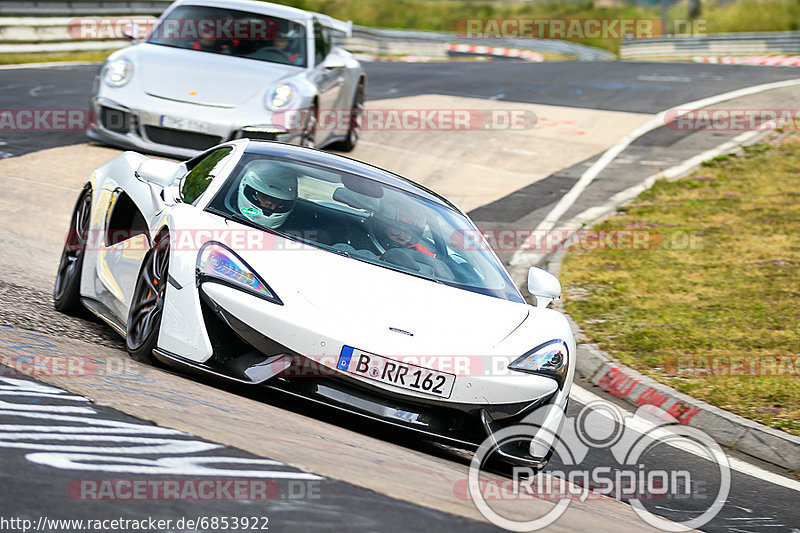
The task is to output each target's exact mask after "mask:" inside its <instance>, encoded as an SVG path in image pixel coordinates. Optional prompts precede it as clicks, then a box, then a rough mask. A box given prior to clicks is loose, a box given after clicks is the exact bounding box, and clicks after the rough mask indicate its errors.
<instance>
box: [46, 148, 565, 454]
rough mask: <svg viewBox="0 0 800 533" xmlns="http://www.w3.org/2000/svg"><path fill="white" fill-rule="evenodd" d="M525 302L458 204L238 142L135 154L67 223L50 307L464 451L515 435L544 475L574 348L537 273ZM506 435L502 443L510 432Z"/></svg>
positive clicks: (104, 177)
mask: <svg viewBox="0 0 800 533" xmlns="http://www.w3.org/2000/svg"><path fill="white" fill-rule="evenodd" d="M528 290H529V292H530V293H531V294H532V297H533V299H534V300H535V305H529V304H528V303H526V301H525V299H524V298H523V295H522V294H521V292H520V291H519V290H518V289H517V288H516V286H515V285H514V283H512V281H511V279H510V276H509V274H508V273H507V272H506V270H505V268H504V267H503V265H502V263H501V262H500V261H499V259H498V258H497V256H496V255H495V254H494V252H493V251H492V250H491V248H490V247H489V246H488V245H487V242H486V240H485V239H484V238H483V236H482V235H481V233H480V231H479V230H478V228H476V226H475V225H474V223H473V222H472V221H471V220H470V219H469V218H468V217H467V215H466V214H465V213H464V212H463V211H461V210H460V209H459V208H458V207H456V206H454V205H453V204H452V203H450V202H449V201H448V200H446V199H445V198H443V197H441V196H439V195H438V194H436V193H434V192H432V191H430V190H428V189H426V188H424V187H422V186H420V185H417V184H415V183H413V182H411V181H409V180H407V179H405V178H402V177H400V176H397V175H395V174H392V173H390V172H387V171H385V170H381V169H379V168H376V167H373V166H370V165H367V164H364V163H361V162H358V161H354V160H352V159H349V158H346V157H343V156H339V155H334V154H330V153H326V152H322V151H319V150H315V149H311V148H306V147H300V146H294V145H289V144H283V143H276V142H265V141H253V140H248V139H240V140H236V141H231V142H228V143H224V144H221V145H219V146H216V147H213V148H211V149H209V150H207V151H205V152H204V153H202V154H200V155H198V156H197V157H195V158H193V159H190V160H188V161H186V162H183V163H176V162H170V161H166V160H161V159H150V158H148V157H145V156H143V155H140V154H138V153H134V152H125V153H123V154H121V155H119V156H118V157H116V158H115V159H113V160H111V161H110V162H108V163H107V164H105V165H103V166H102V167H100V168H98V169H97V170H96V171H94V172H93V173H92V174H91V176H90V177H89V180H88V181H87V183H86V184H85V187H84V188H83V190H82V192H81V193H80V197H79V199H78V201H77V204H76V206H75V210H74V213H73V215H72V218H71V223H70V227H69V233H68V237H67V240H66V244H65V247H64V251H63V255H62V258H61V262H60V265H59V269H58V274H57V278H56V283H55V290H54V299H55V306H56V308H57V309H58V310H59V311H62V312H66V313H78V312H80V311H82V310H83V309H84V308H87V309H89V310H90V311H91V312H92V313H94V314H95V315H97V316H98V317H100V318H101V319H103V320H104V321H105V322H107V323H108V324H109V325H110V326H111V327H113V328H114V329H116V330H117V331H118V332H119V333H120V334H122V335H123V336H124V337H125V339H126V344H127V349H128V352H129V353H130V355H131V356H132V357H133V358H134V359H136V360H137V361H142V362H152V361H158V362H160V363H162V364H166V365H170V366H173V367H178V368H182V369H185V370H190V371H194V372H203V373H207V374H212V375H215V376H217V377H219V378H224V379H229V380H235V381H238V382H242V383H248V384H253V385H263V386H266V387H270V388H273V389H280V390H281V391H284V392H287V393H289V394H292V395H294V396H299V397H303V398H306V399H307V400H309V401H313V402H320V403H323V404H326V405H329V406H333V407H334V408H338V409H341V410H346V411H348V412H351V413H355V414H357V415H361V416H364V417H368V418H371V419H373V420H376V421H380V422H382V423H386V424H392V425H394V426H400V427H403V428H406V429H407V430H410V431H415V432H417V433H418V434H420V435H421V436H423V437H424V438H427V439H431V440H435V441H439V442H443V443H445V444H449V445H451V446H456V447H462V448H467V449H476V448H477V447H478V446H479V445H480V444H481V443H482V442H484V441H487V439H489V440H488V441H487V442H491V439H492V438H493V436H494V435H496V433H497V432H498V431H500V430H502V429H503V428H507V427H510V426H516V425H519V424H523V423H529V422H530V421H531V420H535V424H536V427H538V428H540V429H539V430H538V433H536V434H535V435H532V436H531V438H528V439H527V440H525V441H522V442H521V441H520V440H519V439H517V440H514V441H513V442H511V443H507V444H503V445H500V446H499V449H498V453H499V456H500V457H501V458H503V459H505V460H506V461H507V462H510V463H512V464H520V465H526V466H531V467H536V468H541V467H542V466H544V464H545V463H546V461H547V459H548V456H549V453H550V450H551V444H552V443H553V439H554V438H555V435H556V434H557V432H558V430H559V427H558V426H559V423H560V421H561V419H562V417H563V409H564V408H565V407H566V403H567V398H568V396H569V391H570V386H571V383H572V377H573V373H574V366H575V365H574V357H575V341H574V338H573V334H572V331H571V329H570V326H569V324H568V322H567V320H566V319H565V317H564V316H563V315H562V314H561V313H559V312H557V311H555V310H553V309H549V308H548V305H549V304H550V302H551V301H552V300H554V299H556V298H558V297H559V295H560V292H561V287H560V284H559V283H558V281H557V280H556V278H555V277H553V276H552V275H551V274H549V273H547V272H544V271H542V270H539V269H536V268H532V269H531V270H530V272H529V273H528ZM498 444H500V443H498Z"/></svg>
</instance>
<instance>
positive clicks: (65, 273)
mask: <svg viewBox="0 0 800 533" xmlns="http://www.w3.org/2000/svg"><path fill="white" fill-rule="evenodd" d="M91 211H92V189H91V188H89V187H87V188H86V189H84V190H83V192H82V193H81V196H80V198H78V202H77V203H76V204H75V209H74V210H73V211H72V220H71V221H70V223H69V233H68V234H67V242H66V243H64V251H63V252H61V261H60V262H59V264H58V273H57V274H56V283H55V286H54V287H53V305H54V306H55V308H56V311H60V312H62V313H66V314H68V315H80V314H82V312H83V311H84V308H83V305H82V304H81V294H80V290H81V270H83V257H84V255H85V253H86V241H87V239H88V235H89V218H90V215H91Z"/></svg>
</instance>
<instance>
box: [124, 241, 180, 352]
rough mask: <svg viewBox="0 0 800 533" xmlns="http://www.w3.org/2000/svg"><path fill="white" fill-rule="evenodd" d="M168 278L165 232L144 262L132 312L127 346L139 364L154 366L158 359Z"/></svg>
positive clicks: (132, 299) (131, 307)
mask: <svg viewBox="0 0 800 533" xmlns="http://www.w3.org/2000/svg"><path fill="white" fill-rule="evenodd" d="M168 277H169V236H168V234H165V233H162V234H161V235H159V237H158V238H157V240H156V244H155V246H153V248H152V249H151V250H150V251H149V252H148V253H147V255H146V256H145V258H144V261H143V262H142V268H141V269H140V270H139V278H138V279H137V280H136V288H135V289H134V291H133V298H131V305H130V309H129V311H128V323H127V324H128V325H127V335H126V339H125V344H126V345H127V348H128V353H129V354H130V356H131V358H133V359H134V360H136V361H139V362H142V363H152V362H153V360H154V359H153V349H154V348H155V347H156V341H157V340H158V332H159V331H160V329H161V316H162V312H163V310H164V296H165V294H166V292H167V279H168Z"/></svg>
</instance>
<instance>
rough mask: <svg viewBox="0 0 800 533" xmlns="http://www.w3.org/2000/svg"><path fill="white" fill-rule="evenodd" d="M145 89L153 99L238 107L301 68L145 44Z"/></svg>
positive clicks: (140, 51) (141, 50)
mask: <svg viewBox="0 0 800 533" xmlns="http://www.w3.org/2000/svg"><path fill="white" fill-rule="evenodd" d="M136 48H137V50H136V67H137V68H138V69H139V72H140V76H139V80H140V81H141V84H142V88H143V89H144V91H145V92H147V93H148V94H150V95H152V96H158V97H161V98H168V99H170V100H179V101H182V102H190V103H194V104H198V105H207V106H216V107H235V106H237V105H239V104H241V103H243V102H245V101H247V100H250V99H251V98H253V97H255V96H257V95H258V94H259V93H261V92H263V91H264V90H266V89H267V88H268V87H269V86H271V85H273V84H275V83H277V82H278V81H280V80H282V79H284V78H287V77H290V76H292V75H294V74H296V73H297V72H298V68H297V67H293V66H290V65H279V64H277V63H268V62H266V61H255V60H252V59H243V58H239V57H231V56H226V55H223V54H213V53H208V52H198V51H196V50H184V49H181V48H173V47H170V46H162V45H155V44H147V43H143V44H141V45H139V46H137V47H136Z"/></svg>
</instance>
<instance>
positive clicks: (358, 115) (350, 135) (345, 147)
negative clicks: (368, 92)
mask: <svg viewBox="0 0 800 533" xmlns="http://www.w3.org/2000/svg"><path fill="white" fill-rule="evenodd" d="M363 116H364V84H363V83H359V84H358V87H356V94H355V95H354V96H353V106H352V107H351V108H350V129H349V130H347V137H345V139H344V140H343V141H340V142H338V143H336V144H334V145H333V146H331V148H333V149H334V150H339V151H340V152H352V151H353V149H354V148H355V147H356V144H358V139H359V137H360V136H361V126H362V117H363Z"/></svg>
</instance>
